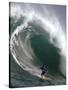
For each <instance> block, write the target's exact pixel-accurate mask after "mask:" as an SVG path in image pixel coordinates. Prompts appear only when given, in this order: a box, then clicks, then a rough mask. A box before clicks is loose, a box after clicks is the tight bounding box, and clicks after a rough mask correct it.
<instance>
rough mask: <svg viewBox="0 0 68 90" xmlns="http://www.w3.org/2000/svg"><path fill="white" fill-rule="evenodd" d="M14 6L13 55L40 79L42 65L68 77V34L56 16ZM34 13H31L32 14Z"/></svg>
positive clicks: (12, 24)
mask: <svg viewBox="0 0 68 90" xmlns="http://www.w3.org/2000/svg"><path fill="white" fill-rule="evenodd" d="M24 8H25V9H23V8H22V7H21V6H20V5H16V6H15V5H13V4H12V5H11V10H10V11H11V12H10V25H11V37H10V52H11V54H12V56H13V58H14V60H15V61H16V62H17V64H18V65H19V66H20V67H21V68H22V69H23V70H26V71H28V72H29V73H31V74H33V75H36V76H38V77H40V73H41V71H40V66H41V65H47V66H48V68H49V70H51V71H52V70H54V69H55V71H56V72H57V70H59V71H61V73H62V74H64V75H65V70H66V69H65V62H66V61H65V33H64V30H63V29H62V26H61V24H60V22H59V20H58V17H56V16H55V15H54V13H52V14H49V12H48V10H44V11H45V14H44V16H43V15H42V14H41V13H38V12H37V11H36V10H35V9H34V8H33V7H32V6H30V7H29V9H28V7H24ZM29 10H30V11H29Z"/></svg>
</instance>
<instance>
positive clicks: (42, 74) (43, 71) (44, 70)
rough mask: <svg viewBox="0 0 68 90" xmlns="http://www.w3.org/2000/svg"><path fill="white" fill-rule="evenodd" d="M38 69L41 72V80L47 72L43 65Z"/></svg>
mask: <svg viewBox="0 0 68 90" xmlns="http://www.w3.org/2000/svg"><path fill="white" fill-rule="evenodd" d="M40 69H41V70H42V72H41V77H42V78H43V76H46V75H47V73H48V70H47V68H46V67H45V66H44V65H43V66H42V67H41V68H40Z"/></svg>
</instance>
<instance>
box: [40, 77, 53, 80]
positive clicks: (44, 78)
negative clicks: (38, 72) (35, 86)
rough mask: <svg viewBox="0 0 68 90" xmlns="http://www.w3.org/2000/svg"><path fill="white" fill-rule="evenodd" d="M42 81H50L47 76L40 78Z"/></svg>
mask: <svg viewBox="0 0 68 90" xmlns="http://www.w3.org/2000/svg"><path fill="white" fill-rule="evenodd" d="M40 78H41V79H42V80H52V79H51V78H50V77H47V76H43V77H40Z"/></svg>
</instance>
